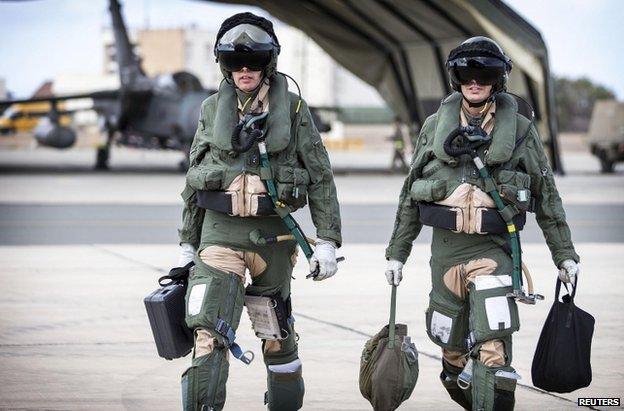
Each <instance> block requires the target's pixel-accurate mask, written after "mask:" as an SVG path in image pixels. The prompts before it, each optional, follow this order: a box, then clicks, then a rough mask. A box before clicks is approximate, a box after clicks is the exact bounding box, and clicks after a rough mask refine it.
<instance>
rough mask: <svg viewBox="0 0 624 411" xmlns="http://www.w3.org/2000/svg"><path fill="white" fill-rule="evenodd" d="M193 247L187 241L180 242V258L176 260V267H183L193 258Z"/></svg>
mask: <svg viewBox="0 0 624 411" xmlns="http://www.w3.org/2000/svg"><path fill="white" fill-rule="evenodd" d="M195 252H196V250H195V247H193V246H192V245H191V244H189V243H182V244H180V259H179V260H178V265H177V267H184V266H185V265H187V264H188V263H190V262H191V261H193V258H195Z"/></svg>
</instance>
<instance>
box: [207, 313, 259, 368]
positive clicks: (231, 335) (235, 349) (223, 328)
mask: <svg viewBox="0 0 624 411" xmlns="http://www.w3.org/2000/svg"><path fill="white" fill-rule="evenodd" d="M215 331H216V332H218V333H219V334H220V335H221V336H222V337H224V338H225V340H226V345H227V347H228V349H229V350H230V352H231V353H232V355H233V356H234V358H237V359H239V360H241V361H242V362H244V363H245V364H250V363H251V362H252V361H253V359H254V353H253V352H251V351H245V352H243V350H242V348H241V347H240V345H238V344H237V343H235V342H234V340H236V333H235V332H234V330H233V329H232V327H230V324H228V323H227V322H225V321H223V320H222V319H220V318H219V319H217V324H216V325H215ZM247 354H249V355H247Z"/></svg>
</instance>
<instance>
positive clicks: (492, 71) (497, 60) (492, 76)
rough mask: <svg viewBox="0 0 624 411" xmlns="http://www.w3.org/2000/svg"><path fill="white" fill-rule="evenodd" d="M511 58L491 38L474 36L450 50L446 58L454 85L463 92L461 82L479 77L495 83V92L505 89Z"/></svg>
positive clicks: (466, 82) (480, 81)
mask: <svg viewBox="0 0 624 411" xmlns="http://www.w3.org/2000/svg"><path fill="white" fill-rule="evenodd" d="M511 67H512V64H511V59H509V57H507V56H506V55H505V53H504V52H503V49H502V48H501V47H500V46H499V45H498V44H497V43H496V42H495V41H494V40H492V39H490V38H488V37H484V36H477V37H471V38H469V39H468V40H466V41H464V42H463V43H461V44H460V45H459V46H458V47H456V48H454V49H453V50H451V52H450V53H449V56H448V59H447V60H446V69H447V70H448V74H449V79H450V82H451V87H452V88H453V90H455V91H459V92H461V85H462V84H468V83H469V82H470V81H471V80H476V82H477V83H479V84H482V85H491V86H492V95H494V94H496V93H500V92H502V91H505V90H506V88H507V79H508V77H509V72H510V71H511Z"/></svg>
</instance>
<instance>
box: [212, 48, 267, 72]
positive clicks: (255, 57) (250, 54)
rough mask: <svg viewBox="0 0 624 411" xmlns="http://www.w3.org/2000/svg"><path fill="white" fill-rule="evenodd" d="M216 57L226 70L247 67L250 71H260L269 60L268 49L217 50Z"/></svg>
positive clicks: (238, 69)
mask: <svg viewBox="0 0 624 411" xmlns="http://www.w3.org/2000/svg"><path fill="white" fill-rule="evenodd" d="M217 58H218V59H219V63H220V64H221V65H222V67H223V68H224V69H225V70H227V71H240V70H242V69H243V67H247V68H248V69H249V70H251V71H262V70H264V69H265V68H266V66H268V64H269V63H270V62H271V52H270V51H219V52H217Z"/></svg>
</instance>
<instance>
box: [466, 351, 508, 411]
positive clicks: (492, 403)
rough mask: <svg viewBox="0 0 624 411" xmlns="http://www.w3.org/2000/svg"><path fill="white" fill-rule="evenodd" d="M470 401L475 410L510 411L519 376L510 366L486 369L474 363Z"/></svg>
mask: <svg viewBox="0 0 624 411" xmlns="http://www.w3.org/2000/svg"><path fill="white" fill-rule="evenodd" d="M472 378H473V381H472V399H473V404H474V405H475V408H476V409H479V410H488V411H489V410H496V411H512V410H513V409H514V405H515V390H516V383H517V380H518V379H520V376H519V375H518V374H516V371H515V370H514V369H513V367H511V366H509V365H508V366H502V367H488V366H486V365H484V364H483V363H482V362H481V361H478V360H477V361H474V368H473V377H472Z"/></svg>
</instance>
